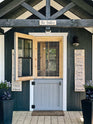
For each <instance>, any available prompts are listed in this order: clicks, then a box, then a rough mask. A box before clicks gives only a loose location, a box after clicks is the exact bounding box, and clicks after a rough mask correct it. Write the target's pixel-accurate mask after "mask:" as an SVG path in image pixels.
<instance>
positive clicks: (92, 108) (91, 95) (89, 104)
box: [81, 80, 93, 124]
mask: <svg viewBox="0 0 93 124" xmlns="http://www.w3.org/2000/svg"><path fill="white" fill-rule="evenodd" d="M84 87H85V92H86V98H85V99H84V100H81V104H82V112H83V118H84V124H93V117H92V116H93V81H92V80H89V81H87V82H86V84H85V85H84Z"/></svg>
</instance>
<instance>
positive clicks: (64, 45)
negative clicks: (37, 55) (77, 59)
mask: <svg viewBox="0 0 93 124" xmlns="http://www.w3.org/2000/svg"><path fill="white" fill-rule="evenodd" d="M29 35H33V36H62V37H63V72H64V73H63V110H64V111H66V110H67V35H68V33H58V32H55V33H51V32H45V33H36V32H35V33H31V32H30V33H29ZM33 90H34V89H33V86H32V85H31V81H30V111H32V108H31V105H33V103H34V101H33V100H34V99H33V93H32V92H33Z"/></svg>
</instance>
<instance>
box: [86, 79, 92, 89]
mask: <svg viewBox="0 0 93 124" xmlns="http://www.w3.org/2000/svg"><path fill="white" fill-rule="evenodd" d="M84 87H85V89H93V81H92V80H89V81H87V82H86V84H85V85H84Z"/></svg>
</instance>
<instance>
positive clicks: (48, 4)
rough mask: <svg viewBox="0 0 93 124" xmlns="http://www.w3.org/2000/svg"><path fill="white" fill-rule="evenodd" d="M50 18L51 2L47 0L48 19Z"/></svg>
mask: <svg viewBox="0 0 93 124" xmlns="http://www.w3.org/2000/svg"><path fill="white" fill-rule="evenodd" d="M49 18H50V0H46V19H49Z"/></svg>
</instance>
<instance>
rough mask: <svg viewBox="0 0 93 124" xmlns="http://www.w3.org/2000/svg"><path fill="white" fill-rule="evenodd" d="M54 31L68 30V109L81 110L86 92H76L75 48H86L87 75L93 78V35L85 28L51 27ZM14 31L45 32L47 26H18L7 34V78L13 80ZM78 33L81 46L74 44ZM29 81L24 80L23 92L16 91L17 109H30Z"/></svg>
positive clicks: (88, 77)
mask: <svg viewBox="0 0 93 124" xmlns="http://www.w3.org/2000/svg"><path fill="white" fill-rule="evenodd" d="M51 31H52V32H58V33H60V32H68V44H67V49H68V51H67V108H68V110H80V109H81V102H80V101H81V99H83V98H85V93H76V92H74V49H85V59H86V61H85V71H86V73H85V76H86V80H90V79H91V78H92V35H91V33H89V32H88V31H86V30H85V29H78V28H76V29H75V28H73V29H72V28H69V29H67V28H66V29H62V28H51ZM14 32H21V33H25V34H28V32H45V28H17V29H12V30H10V31H8V32H7V33H6V34H5V78H6V79H7V80H11V72H12V70H11V67H12V57H11V52H12V49H14ZM74 35H77V36H78V38H79V41H80V46H79V47H73V46H72V37H73V36H74ZM29 87H30V86H29V82H23V90H22V92H14V95H15V110H29Z"/></svg>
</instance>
